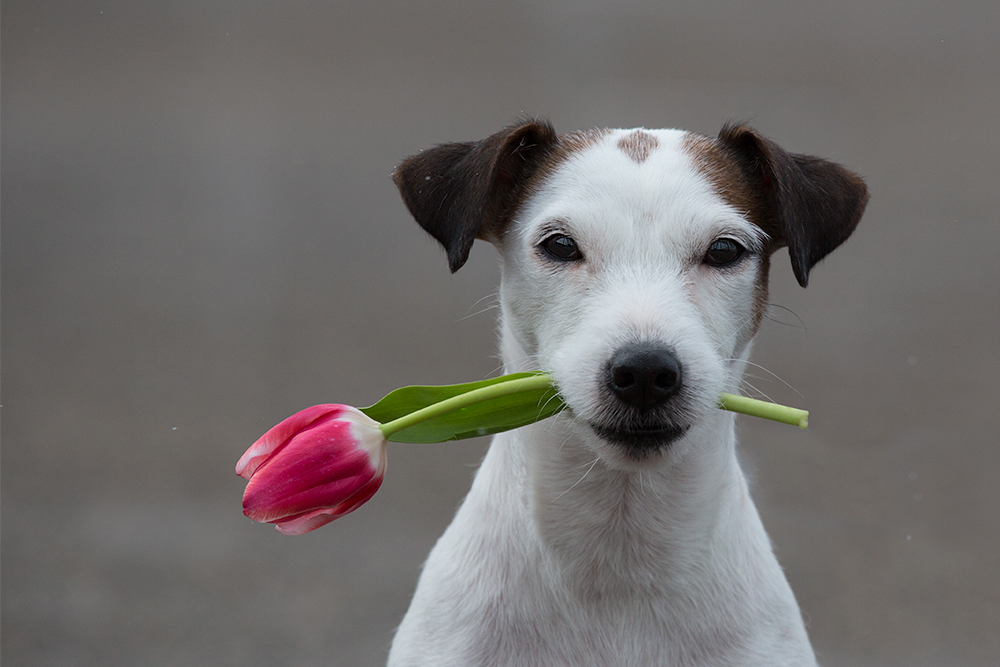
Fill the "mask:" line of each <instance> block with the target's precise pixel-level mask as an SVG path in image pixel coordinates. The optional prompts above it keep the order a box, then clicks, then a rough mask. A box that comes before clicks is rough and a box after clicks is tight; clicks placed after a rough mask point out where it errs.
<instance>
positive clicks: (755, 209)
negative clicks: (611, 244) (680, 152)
mask: <svg viewBox="0 0 1000 667" xmlns="http://www.w3.org/2000/svg"><path fill="white" fill-rule="evenodd" d="M683 148H684V151H685V152H686V153H687V154H688V155H690V156H691V159H692V160H693V161H694V165H695V168H696V169H697V170H698V172H699V173H700V174H702V175H703V176H704V177H705V178H706V179H708V182H709V183H711V184H712V188H713V189H714V190H715V192H716V194H718V195H719V197H721V198H722V200H723V201H725V202H726V203H727V204H729V205H730V206H732V207H733V208H734V209H736V211H738V212H739V213H741V214H742V215H744V216H746V218H747V219H748V220H750V222H752V223H753V224H755V225H757V226H758V227H760V228H761V229H763V230H764V231H768V225H767V222H768V221H767V220H766V215H767V213H766V211H765V203H764V202H763V201H762V200H761V197H760V195H759V194H757V193H756V192H755V191H754V189H753V188H752V187H751V185H750V183H748V182H747V179H746V176H745V175H744V172H743V169H742V168H741V167H740V165H739V164H737V163H736V162H735V161H734V160H733V159H732V158H731V157H730V156H729V155H728V154H727V153H726V151H725V150H724V149H723V148H722V147H721V146H720V145H719V142H718V141H716V140H715V139H712V138H711V137H706V136H704V135H701V134H694V133H689V134H687V136H685V137H684V142H683ZM775 249H776V248H775V247H774V245H773V244H772V243H771V242H769V243H768V245H767V246H766V247H765V249H764V252H763V253H762V257H761V263H760V271H759V273H758V274H757V285H756V288H755V289H754V321H753V327H752V329H751V332H750V337H752V336H753V334H755V333H756V332H757V329H758V328H759V327H760V323H761V321H762V320H763V319H764V316H765V315H766V314H767V295H768V290H767V279H768V273H769V269H770V266H771V253H772V252H774V250H775Z"/></svg>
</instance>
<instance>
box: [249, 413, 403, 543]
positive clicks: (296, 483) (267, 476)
mask: <svg viewBox="0 0 1000 667" xmlns="http://www.w3.org/2000/svg"><path fill="white" fill-rule="evenodd" d="M385 443H386V439H385V436H384V435H383V434H382V431H381V430H380V428H379V423H378V422H376V421H375V420H373V419H371V418H370V417H368V416H366V415H365V414H364V413H363V412H361V411H360V410H358V409H357V408H352V407H350V406H347V405H333V404H330V405H316V406H314V407H311V408H307V409H305V410H302V411H301V412H298V413H296V414H294V415H292V416H291V417H289V418H287V419H285V420H284V421H282V422H281V423H280V424H278V425H277V426H275V427H274V428H272V429H271V430H269V431H268V432H267V433H265V434H264V435H263V436H261V438H260V439H259V440H257V442H255V443H254V444H253V445H252V446H251V447H250V449H248V450H247V451H246V453H245V454H244V455H243V457H242V458H240V460H239V463H237V464H236V474H237V475H239V476H240V477H243V478H245V479H246V480H248V482H249V483H248V484H247V488H246V491H244V493H243V513H244V514H245V515H246V516H248V517H249V518H251V519H253V520H254V521H260V522H263V523H273V524H275V527H276V528H277V530H278V532H279V533H284V534H285V535H301V534H303V533H307V532H309V531H311V530H315V529H316V528H319V527H320V526H323V525H325V524H327V523H329V522H331V521H333V520H334V519H336V518H338V517H341V516H344V515H345V514H348V513H349V512H352V511H354V510H356V509H357V508H358V507H360V506H361V505H362V504H364V503H365V502H366V501H367V500H368V499H369V498H371V497H372V496H373V495H374V494H375V492H376V491H377V490H378V488H379V486H380V485H381V484H382V478H383V476H384V475H385V465H386V455H385Z"/></svg>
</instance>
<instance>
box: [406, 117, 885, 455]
mask: <svg viewBox="0 0 1000 667" xmlns="http://www.w3.org/2000/svg"><path fill="white" fill-rule="evenodd" d="M394 179H395V181H396V184H397V185H398V187H399V189H400V192H401V193H402V196H403V200H404V202H405V203H406V205H407V207H408V208H409V210H410V212H411V213H412V214H413V216H414V217H415V218H416V220H417V222H418V223H419V224H420V225H421V226H422V227H423V228H424V229H425V230H426V231H428V232H429V233H430V234H431V235H432V236H433V237H434V238H436V239H437V240H438V241H439V242H440V243H441V244H442V245H443V246H444V248H445V249H446V251H447V253H448V262H449V265H450V267H451V270H452V271H456V270H458V269H459V268H460V267H461V266H462V265H463V264H464V263H465V261H466V259H467V258H468V255H469V250H470V248H471V246H472V243H473V241H474V240H475V239H476V238H480V239H485V240H487V241H490V242H491V243H493V244H494V245H495V246H496V247H497V248H498V249H499V250H500V252H501V254H502V255H503V259H504V263H503V280H502V286H501V304H502V308H503V318H504V321H503V326H504V335H505V337H507V338H509V340H505V346H506V349H505V352H506V353H507V356H508V357H514V358H513V359H506V361H507V362H508V363H512V362H513V363H515V364H524V365H526V366H528V367H531V368H537V369H542V370H546V371H549V372H551V373H552V374H553V376H554V377H555V379H556V383H557V384H558V386H559V388H560V392H561V393H562V395H563V398H564V399H565V400H566V403H567V405H568V407H569V411H570V414H571V416H572V417H574V419H573V420H572V423H573V428H575V429H577V430H578V431H579V432H580V435H581V436H582V437H583V438H584V439H585V441H587V442H588V443H590V446H591V447H592V448H593V449H594V450H595V451H597V452H598V453H599V454H602V455H605V456H606V458H608V459H610V460H618V461H620V462H628V461H633V462H634V461H642V460H645V459H648V458H650V457H651V456H652V455H653V454H654V453H658V452H663V451H665V450H666V449H667V445H669V444H670V443H672V442H674V441H675V440H678V439H679V438H681V437H682V436H684V434H685V433H687V432H688V431H689V429H691V428H692V427H696V426H697V424H698V423H699V422H700V421H702V420H703V417H704V416H705V415H706V414H709V413H710V411H714V410H715V405H716V400H717V397H718V395H719V393H720V392H721V391H727V390H732V389H733V388H734V385H735V384H736V382H737V381H738V376H739V374H740V373H741V372H742V364H743V361H745V355H746V353H747V349H748V346H749V343H750V341H751V339H752V338H753V336H754V334H755V333H756V331H757V328H758V327H759V325H760V322H761V320H762V318H763V316H764V314H765V311H766V307H767V305H766V304H767V274H768V267H769V258H770V255H771V253H773V252H774V251H775V250H777V249H778V248H781V247H786V246H787V247H788V250H789V255H790V257H791V261H792V269H793V271H794V272H795V276H796V278H797V279H798V281H799V283H800V284H801V285H802V286H805V285H806V282H807V280H808V277H809V272H810V270H811V269H812V267H813V266H814V265H815V264H816V263H817V262H818V261H819V260H821V259H822V258H823V257H825V256H826V255H827V254H828V253H830V252H831V251H833V250H834V249H835V248H836V247H837V246H838V245H840V244H841V243H842V242H843V241H844V240H845V239H847V237H848V236H849V235H850V234H851V232H852V231H853V230H854V228H855V226H856V225H857V224H858V221H859V220H860V218H861V214H862V212H863V210H864V207H865V203H866V201H867V189H866V187H865V185H864V183H863V182H862V180H861V179H860V178H859V177H857V176H855V175H854V174H852V173H850V172H848V171H847V170H845V169H844V168H842V167H840V166H838V165H836V164H833V163H831V162H827V161H825V160H821V159H819V158H814V157H810V156H806V155H795V154H791V153H788V152H786V151H784V150H782V149H781V148H779V147H778V146H777V145H776V144H774V143H773V142H771V141H769V140H767V139H765V138H763V137H761V136H760V135H759V134H757V133H756V132H755V131H754V130H752V129H750V128H747V127H744V126H740V125H735V126H727V127H725V128H724V129H723V130H722V132H721V133H720V134H719V136H718V138H716V139H712V138H709V137H705V136H701V135H695V134H690V133H686V132H681V131H678V130H641V129H640V130H591V131H587V132H580V133H572V134H567V135H561V136H560V135H557V134H556V133H555V131H554V130H553V129H552V127H551V126H550V125H548V124H545V123H538V122H530V123H525V124H522V125H519V126H516V127H509V128H506V129H504V130H502V131H501V132H498V133H496V134H494V135H492V136H490V137H488V138H486V139H484V140H482V141H479V142H469V143H456V144H445V145H441V146H437V147H435V148H433V149H430V150H427V151H424V152H423V153H420V154H418V155H415V156H413V157H410V158H408V159H407V160H406V161H404V162H403V164H401V165H400V166H399V167H398V168H397V169H396V171H395V173H394ZM517 370H522V369H517Z"/></svg>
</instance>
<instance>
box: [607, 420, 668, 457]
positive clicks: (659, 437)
mask: <svg viewBox="0 0 1000 667" xmlns="http://www.w3.org/2000/svg"><path fill="white" fill-rule="evenodd" d="M590 428H591V429H592V430H593V431H594V433H596V434H597V436H598V437H599V438H600V439H601V440H603V441H605V442H607V443H608V444H610V445H612V446H613V447H614V448H615V449H616V450H617V451H619V452H620V453H621V454H622V455H623V456H624V457H625V458H627V459H631V460H633V461H644V460H646V459H648V458H650V457H652V456H655V455H657V454H662V453H664V452H665V451H666V450H668V449H669V448H670V445H672V444H673V443H674V441H676V440H677V439H678V438H680V437H681V436H683V435H684V434H685V433H686V432H687V430H688V426H683V425H679V424H673V423H665V424H657V425H649V426H642V427H637V426H631V425H619V424H613V425H608V424H594V423H591V424H590Z"/></svg>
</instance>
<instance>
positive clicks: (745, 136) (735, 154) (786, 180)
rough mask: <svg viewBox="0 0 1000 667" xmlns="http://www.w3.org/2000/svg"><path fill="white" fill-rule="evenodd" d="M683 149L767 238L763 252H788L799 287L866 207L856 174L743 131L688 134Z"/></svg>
mask: <svg viewBox="0 0 1000 667" xmlns="http://www.w3.org/2000/svg"><path fill="white" fill-rule="evenodd" d="M685 148H686V150H687V151H688V152H689V153H690V154H691V155H692V157H693V160H694V163H695V166H696V168H697V169H699V171H701V173H703V174H704V175H705V177H706V178H707V179H708V180H709V182H710V183H712V185H713V186H714V187H715V189H716V191H717V192H718V193H719V196H720V197H722V198H723V199H724V200H725V201H726V202H728V203H729V204H730V205H731V206H733V208H735V209H736V210H737V211H739V212H740V213H742V214H744V215H746V216H747V218H748V219H749V220H750V221H751V222H753V223H754V224H755V225H757V226H758V227H760V228H761V229H762V230H764V232H766V233H767V234H768V236H770V244H769V248H768V249H769V250H771V251H774V250H777V249H778V248H782V247H785V246H787V247H788V253H789V256H790V258H791V260H792V270H793V271H794V272H795V278H796V279H797V280H798V281H799V284H800V285H802V286H803V287H805V286H806V284H807V283H808V282H809V272H810V270H812V268H813V266H815V265H816V263H817V262H819V261H820V260H821V259H823V258H824V257H826V256H827V255H828V254H830V253H831V252H833V251H834V250H835V249H836V248H837V247H838V246H839V245H840V244H841V243H843V242H844V241H846V240H847V237H849V236H850V235H851V233H852V232H853V231H854V228H855V227H856V226H857V224H858V222H859V221H860V220H861V215H862V214H863V213H864V210H865V205H866V203H867V202H868V188H867V187H866V186H865V183H864V181H863V180H862V179H861V177H859V176H858V175H857V174H854V173H852V172H850V171H848V170H847V169H845V168H844V167H842V166H840V165H838V164H835V163H833V162H829V161H828V160H823V159H821V158H817V157H813V156H811V155H800V154H796V153H789V152H787V151H785V150H784V149H782V148H781V147H780V146H778V145H777V144H775V143H774V142H773V141H770V140H769V139H766V138H764V137H762V136H761V135H760V134H758V133H757V132H756V131H754V130H753V129H751V128H749V127H746V126H743V125H726V126H725V127H723V128H722V131H721V132H720V133H719V138H718V139H709V138H708V137H702V136H697V135H689V136H688V139H687V140H686V142H685Z"/></svg>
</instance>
